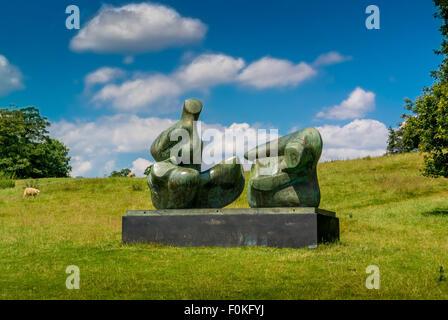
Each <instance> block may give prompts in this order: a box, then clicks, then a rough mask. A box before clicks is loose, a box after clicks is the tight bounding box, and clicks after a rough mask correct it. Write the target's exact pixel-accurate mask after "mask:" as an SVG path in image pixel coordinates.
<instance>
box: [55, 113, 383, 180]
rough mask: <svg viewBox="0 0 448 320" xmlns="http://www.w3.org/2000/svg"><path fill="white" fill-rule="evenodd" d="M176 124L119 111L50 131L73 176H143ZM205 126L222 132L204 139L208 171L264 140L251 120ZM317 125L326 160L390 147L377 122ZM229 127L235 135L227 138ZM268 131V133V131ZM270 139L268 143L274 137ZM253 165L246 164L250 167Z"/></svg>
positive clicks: (375, 153) (64, 123)
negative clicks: (159, 141) (156, 145)
mask: <svg viewBox="0 0 448 320" xmlns="http://www.w3.org/2000/svg"><path fill="white" fill-rule="evenodd" d="M175 122H177V120H173V119H166V118H158V117H148V118H143V117H138V116H135V115H125V114H119V115H115V116H111V117H102V118H99V119H98V120H96V121H95V122H88V121H84V122H82V121H77V122H67V121H61V122H55V123H53V124H52V126H51V128H50V129H51V135H52V136H54V137H56V138H57V139H59V140H61V141H62V142H64V143H65V144H66V145H67V146H68V147H69V149H70V156H71V157H72V163H71V165H72V166H73V171H72V176H79V175H82V176H103V175H104V174H110V172H111V171H112V170H115V169H121V168H124V167H129V168H131V167H132V170H133V172H135V173H136V174H137V175H138V176H142V175H143V172H144V170H145V169H146V167H148V165H150V163H151V162H150V160H149V159H150V158H149V157H150V154H149V149H150V146H151V144H152V143H153V141H154V140H155V138H156V137H157V136H158V135H159V134H160V133H161V132H162V131H163V130H165V129H167V128H168V127H170V126H171V125H173V124H174V123H175ZM200 127H201V130H202V131H201V132H202V134H204V131H205V130H207V129H215V133H217V135H216V136H214V137H213V138H215V139H213V138H211V139H210V137H209V138H208V139H207V137H203V139H204V140H205V141H204V151H203V170H206V169H207V168H209V167H210V166H212V165H213V163H212V162H211V161H215V162H214V163H217V162H220V161H222V160H224V159H226V158H228V157H231V156H233V155H235V154H236V155H237V156H238V157H239V158H240V160H242V161H244V158H243V156H244V152H245V151H247V150H249V149H252V148H253V147H255V146H256V145H257V144H260V143H261V142H260V140H258V141H257V139H256V137H257V136H256V135H255V133H256V130H257V129H258V128H257V127H255V126H252V125H250V124H248V123H233V124H232V125H230V126H223V125H221V124H207V123H204V122H201V124H200ZM317 129H318V130H319V132H320V133H321V135H322V139H323V142H324V150H323V155H322V157H321V160H322V161H327V160H335V159H350V158H358V157H365V156H368V155H370V156H378V155H382V154H384V152H385V149H386V144H387V136H388V131H387V128H386V126H385V125H384V124H383V123H381V122H379V121H376V120H371V119H363V120H354V121H352V122H350V123H348V124H346V125H344V126H336V125H324V126H321V127H317ZM225 130H228V131H229V132H231V134H232V135H233V136H235V137H236V139H235V140H233V139H232V140H229V139H226V136H225ZM266 133H267V134H269V133H270V132H269V130H267V132H266ZM216 138H217V139H216ZM258 138H260V137H258ZM261 138H263V137H261ZM265 138H266V141H269V140H271V139H272V138H274V137H273V136H272V137H269V136H268V137H265ZM234 150H235V152H234ZM130 155H135V158H134V159H136V160H134V161H133V162H132V164H131V163H123V161H122V160H123V156H124V157H129V156H130ZM146 157H148V158H146ZM117 163H121V167H120V168H117V165H116V164H117ZM249 168H250V166H248V165H245V169H246V170H248V169H249Z"/></svg>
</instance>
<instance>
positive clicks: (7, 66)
mask: <svg viewBox="0 0 448 320" xmlns="http://www.w3.org/2000/svg"><path fill="white" fill-rule="evenodd" d="M24 87H25V86H24V85H23V76H22V73H21V72H20V70H19V69H18V68H17V67H16V66H14V65H12V64H11V63H10V62H9V61H8V59H6V57H5V56H3V55H0V96H5V95H7V94H9V93H10V92H12V91H16V90H21V89H23V88H24Z"/></svg>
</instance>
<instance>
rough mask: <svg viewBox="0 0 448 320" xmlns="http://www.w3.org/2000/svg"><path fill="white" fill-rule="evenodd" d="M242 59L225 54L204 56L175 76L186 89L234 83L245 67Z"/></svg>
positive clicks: (180, 69)
mask: <svg viewBox="0 0 448 320" xmlns="http://www.w3.org/2000/svg"><path fill="white" fill-rule="evenodd" d="M244 65H245V62H244V60H243V59H241V58H233V57H230V56H228V55H224V54H203V55H200V56H198V57H197V58H195V59H194V60H193V61H192V62H191V63H189V64H188V65H186V66H183V67H180V68H179V70H178V71H176V73H175V74H174V78H175V79H177V81H179V82H180V83H181V84H182V85H183V86H184V87H185V88H202V87H210V86H214V85H218V84H223V83H229V82H233V81H234V80H235V78H236V76H237V74H238V72H239V71H240V70H241V69H242V68H243V67H244Z"/></svg>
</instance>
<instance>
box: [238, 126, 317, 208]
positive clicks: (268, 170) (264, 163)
mask: <svg viewBox="0 0 448 320" xmlns="http://www.w3.org/2000/svg"><path fill="white" fill-rule="evenodd" d="M272 145H274V146H276V150H275V151H277V155H278V156H271V153H273V152H271V151H273V150H270V149H271V146H272ZM321 153H322V138H321V136H320V134H319V131H317V130H316V129H314V128H306V129H303V130H300V131H297V132H294V133H291V134H289V135H287V136H284V137H282V138H279V139H278V140H277V141H275V142H274V143H272V142H270V143H266V144H264V145H261V146H258V147H257V148H255V149H253V150H250V151H249V152H247V153H246V154H245V155H244V157H245V158H246V159H257V160H255V163H254V164H253V165H252V169H251V172H250V178H249V183H248V187H247V200H248V202H249V205H250V206H251V207H253V208H272V207H316V208H317V207H319V203H320V190H319V183H318V180H317V163H318V161H319V158H320V156H321ZM263 157H264V158H263Z"/></svg>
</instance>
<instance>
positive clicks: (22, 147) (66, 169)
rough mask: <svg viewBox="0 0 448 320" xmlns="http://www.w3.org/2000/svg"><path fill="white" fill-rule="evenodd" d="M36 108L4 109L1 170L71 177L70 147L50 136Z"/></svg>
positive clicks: (0, 134)
mask: <svg viewBox="0 0 448 320" xmlns="http://www.w3.org/2000/svg"><path fill="white" fill-rule="evenodd" d="M49 125H50V122H49V121H48V120H47V118H45V117H42V116H41V115H40V113H39V110H38V109H37V108H35V107H26V108H21V109H18V108H15V107H13V108H9V109H0V172H1V173H3V174H6V175H9V176H14V177H16V178H43V177H67V176H68V175H69V173H70V171H71V167H70V165H69V162H70V157H69V156H68V151H69V150H68V148H67V147H66V146H65V145H64V144H63V143H62V142H60V141H58V140H55V139H52V138H50V137H49V135H48V130H47V127H48V126H49Z"/></svg>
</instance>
